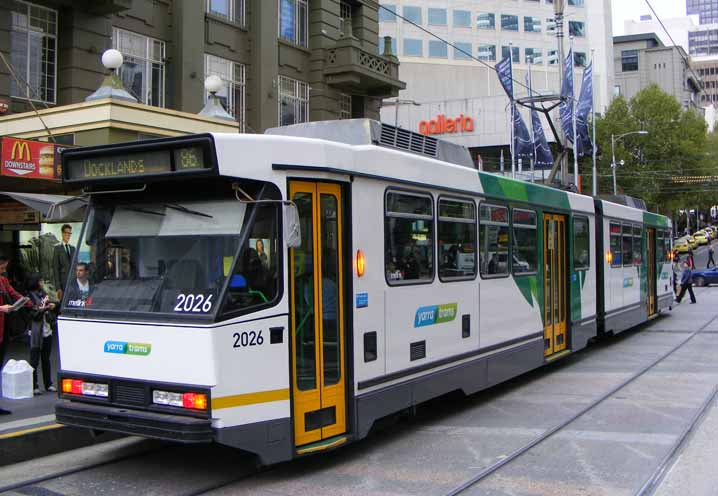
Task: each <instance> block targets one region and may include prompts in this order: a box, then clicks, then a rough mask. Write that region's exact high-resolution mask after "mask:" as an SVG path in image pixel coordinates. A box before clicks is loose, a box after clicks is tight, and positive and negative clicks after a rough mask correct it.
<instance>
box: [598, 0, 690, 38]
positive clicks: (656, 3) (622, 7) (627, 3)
mask: <svg viewBox="0 0 718 496" xmlns="http://www.w3.org/2000/svg"><path fill="white" fill-rule="evenodd" d="M589 1H590V0H589ZM649 2H650V3H651V5H652V6H653V8H654V9H655V11H656V13H657V14H658V17H660V18H661V19H668V18H671V17H685V15H686V2H685V0H649ZM612 9H613V36H619V35H621V34H623V21H624V20H627V19H635V20H638V18H639V17H640V16H641V15H644V14H650V13H651V9H650V8H649V7H648V5H647V4H646V0H612Z"/></svg>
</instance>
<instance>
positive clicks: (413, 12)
mask: <svg viewBox="0 0 718 496" xmlns="http://www.w3.org/2000/svg"><path fill="white" fill-rule="evenodd" d="M402 13H403V14H404V18H405V19H406V20H407V21H411V22H413V23H414V24H421V7H409V6H404V8H403V9H402Z"/></svg>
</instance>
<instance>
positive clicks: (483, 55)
mask: <svg viewBox="0 0 718 496" xmlns="http://www.w3.org/2000/svg"><path fill="white" fill-rule="evenodd" d="M479 60H484V61H486V62H493V61H495V60H496V45H479Z"/></svg>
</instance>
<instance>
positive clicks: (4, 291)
mask: <svg viewBox="0 0 718 496" xmlns="http://www.w3.org/2000/svg"><path fill="white" fill-rule="evenodd" d="M9 263H10V259H9V258H8V257H6V256H4V255H0V274H5V273H6V272H7V266H8V264H9ZM20 298H22V295H21V294H20V293H18V292H17V291H15V288H13V287H12V286H11V285H10V281H8V280H7V278H6V277H5V276H4V275H0V369H2V367H3V364H4V362H5V349H6V346H7V340H6V339H4V338H5V314H6V313H8V312H10V311H11V309H12V304H13V303H15V302H16V301H17V300H19V299H20ZM25 305H26V306H28V307H29V306H32V303H31V302H30V301H28V302H27V303H26V304H25ZM10 413H11V412H10V411H9V410H5V409H3V408H0V415H9V414H10Z"/></svg>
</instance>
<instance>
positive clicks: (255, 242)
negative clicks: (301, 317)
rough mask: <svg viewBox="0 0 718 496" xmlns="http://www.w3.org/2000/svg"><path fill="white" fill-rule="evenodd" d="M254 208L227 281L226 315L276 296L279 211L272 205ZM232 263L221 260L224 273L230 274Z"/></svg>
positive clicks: (278, 262)
mask: <svg viewBox="0 0 718 496" xmlns="http://www.w3.org/2000/svg"><path fill="white" fill-rule="evenodd" d="M255 208H256V209H257V211H256V213H255V216H254V222H253V224H252V226H251V230H250V231H249V235H248V236H247V238H246V243H245V245H244V246H242V247H240V250H239V257H238V259H237V262H236V264H235V267H234V272H233V273H232V277H231V279H230V280H229V287H228V288H227V296H226V297H225V302H224V309H223V311H224V313H225V314H227V313H234V312H238V311H242V310H246V309H247V308H250V307H256V306H261V305H264V304H267V303H270V302H271V301H272V300H274V298H275V297H276V296H277V292H278V282H279V277H278V274H279V266H280V260H279V236H278V235H277V226H278V222H277V215H278V213H277V212H278V210H277V207H276V206H274V205H271V206H270V205H263V206H257V207H255ZM248 215H249V214H248ZM250 218H251V216H250ZM232 262H233V260H232V258H231V257H225V258H224V261H223V265H224V270H225V272H229V270H230V268H231V266H232Z"/></svg>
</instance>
